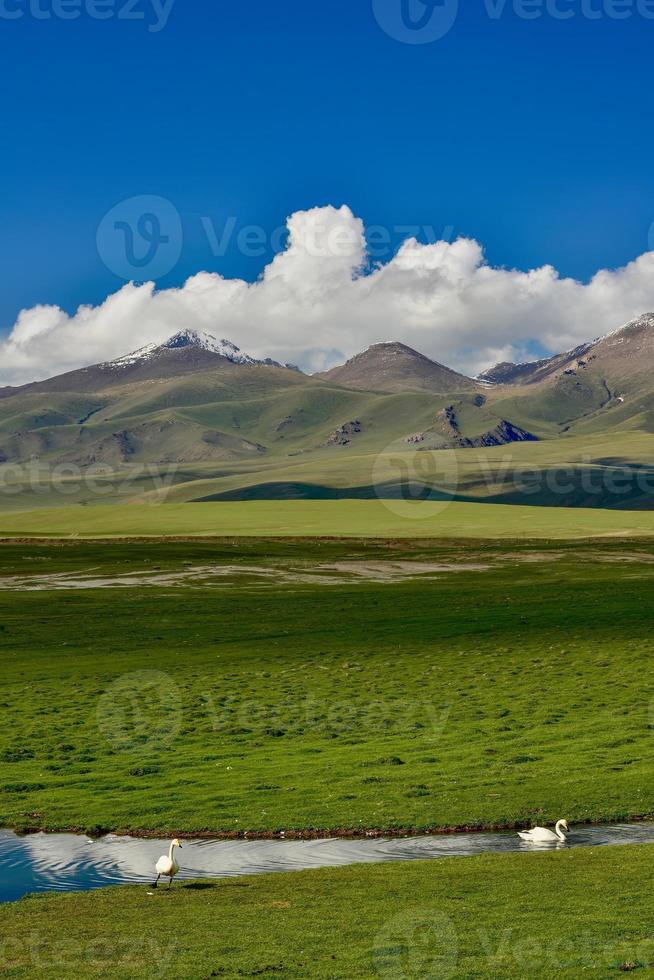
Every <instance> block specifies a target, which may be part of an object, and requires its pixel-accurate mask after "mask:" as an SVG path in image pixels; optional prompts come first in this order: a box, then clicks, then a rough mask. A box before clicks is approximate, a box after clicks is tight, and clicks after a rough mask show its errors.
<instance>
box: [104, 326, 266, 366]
mask: <svg viewBox="0 0 654 980" xmlns="http://www.w3.org/2000/svg"><path fill="white" fill-rule="evenodd" d="M186 347H193V348H195V349H196V350H206V351H210V352H211V353H212V354H219V355H220V356H221V357H225V358H226V359H227V360H228V361H231V362H232V364H271V365H274V366H276V367H282V365H281V364H279V365H278V364H277V363H276V362H273V361H270V360H267V361H258V360H256V358H254V357H250V355H249V354H244V353H243V351H241V349H240V348H239V347H237V346H236V344H233V343H232V342H231V340H224V339H223V340H218V338H217V337H214V336H213V334H210V333H206V332H205V331H204V330H180V331H179V333H176V334H173V336H172V337H169V338H168V340H166V341H164V343H163V344H146V345H145V347H139V349H138V350H135V351H132V352H131V353H130V354H124V355H123V356H122V357H117V358H116V359H115V360H113V361H108V362H107V363H106V364H104V365H103V367H117V368H120V367H129V366H130V365H133V364H143V363H145V362H146V361H152V360H154V358H156V357H159V356H160V355H161V354H163V353H164V351H167V350H183V349H184V348H186Z"/></svg>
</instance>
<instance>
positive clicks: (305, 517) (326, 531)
mask: <svg viewBox="0 0 654 980" xmlns="http://www.w3.org/2000/svg"><path fill="white" fill-rule="evenodd" d="M652 535H654V511H638V510H634V511H629V510H603V509H596V508H566V507H530V506H526V505H516V504H493V505H490V504H478V503H461V502H459V501H437V500H424V501H405V500H395V501H394V500H389V501H382V500H258V501H229V502H225V501H220V502H211V503H180V504H161V505H157V504H155V503H153V504H150V505H148V504H142V503H139V504H131V505H130V504H120V505H99V506H79V505H73V506H69V507H55V508H46V507H44V508H40V509H37V510H30V511H9V512H3V513H0V537H11V536H14V537H21V536H27V537H35V536H36V537H39V536H43V537H70V536H79V537H99V538H100V537H115V538H124V537H153V538H156V537H176V536H182V537H196V536H197V537H201V536H206V537H270V538H286V537H291V536H292V537H300V538H315V537H349V538H361V537H368V538H428V539H431V538H435V537H437V538H473V539H475V538H504V539H513V538H524V539H530V538H537V539H545V538H549V539H566V538H567V539H570V538H588V537H607V536H613V537H615V536H621V537H630V536H633V537H643V536H652ZM153 547H156V546H155V545H153Z"/></svg>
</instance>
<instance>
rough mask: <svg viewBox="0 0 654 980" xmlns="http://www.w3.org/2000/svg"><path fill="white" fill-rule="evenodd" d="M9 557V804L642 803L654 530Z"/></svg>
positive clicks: (67, 545)
mask: <svg viewBox="0 0 654 980" xmlns="http://www.w3.org/2000/svg"><path fill="white" fill-rule="evenodd" d="M163 509H164V508H159V510H163ZM488 509H489V510H490V509H492V508H488ZM154 513H158V511H154ZM0 579H1V583H0V584H1V586H2V588H0V603H1V606H2V608H1V609H0V658H1V662H2V669H3V688H2V694H1V695H0V762H1V773H2V780H1V782H0V826H9V827H14V828H18V829H25V830H27V829H37V828H47V829H49V830H54V829H63V828H78V829H83V830H88V831H92V832H95V833H97V832H99V831H101V830H118V831H121V830H123V831H132V832H146V833H152V834H164V833H165V834H169V833H173V832H175V833H180V834H183V833H187V834H193V833H198V832H207V833H212V834H225V835H234V834H243V833H245V832H248V831H249V832H256V833H269V832H281V831H285V832H289V831H293V830H294V831H297V832H303V833H311V832H316V831H341V832H365V831H366V830H398V831H399V830H418V831H421V830H436V829H439V828H446V827H467V826H480V827H491V826H498V827H509V826H513V825H516V824H529V823H530V822H531V821H533V820H538V821H539V822H543V821H552V820H555V819H558V818H559V817H561V816H566V817H567V818H568V819H569V820H571V821H572V822H573V823H574V822H580V821H593V820H615V819H624V818H626V817H629V816H646V815H651V814H653V813H654V790H653V788H652V779H651V776H652V763H651V760H652V748H653V740H654V731H653V726H654V713H653V707H652V705H653V699H654V680H653V679H652V671H651V663H652V640H651V630H652V622H653V613H652V609H653V608H654V545H652V543H651V542H647V541H643V542H639V541H636V540H634V541H632V542H626V541H624V540H613V539H607V540H602V541H596V542H565V541H559V542H552V543H550V544H535V543H533V542H521V541H490V540H486V541H476V542H475V541H464V540H460V541H457V542H456V544H453V543H452V542H451V541H448V540H440V541H426V542H421V541H406V540H405V541H401V540H396V541H393V542H387V541H375V540H368V541H364V540H348V539H342V540H323V541H307V540H301V539H291V538H289V539H286V540H277V541H275V540H258V539H255V538H252V539H241V540H238V539H234V538H229V539H226V540H224V541H220V540H213V541H204V540H190V541H169V542H165V541H159V542H157V543H154V542H148V541H141V542H139V541H136V542H126V541H116V542H111V541H102V542H100V541H81V540H80V541H58V542H57V541H53V542H51V543H47V542H41V543H38V542H32V543H29V542H16V543H11V542H5V543H4V544H3V545H2V546H1V547H0Z"/></svg>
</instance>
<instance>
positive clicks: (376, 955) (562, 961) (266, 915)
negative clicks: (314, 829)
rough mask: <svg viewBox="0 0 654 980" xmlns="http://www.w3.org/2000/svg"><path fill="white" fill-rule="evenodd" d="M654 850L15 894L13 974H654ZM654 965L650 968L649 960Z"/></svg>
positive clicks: (5, 951)
mask: <svg viewBox="0 0 654 980" xmlns="http://www.w3.org/2000/svg"><path fill="white" fill-rule="evenodd" d="M653 861H654V847H653V846H648V845H641V846H629V847H613V848H598V849H590V850H586V849H584V850H576V851H567V852H555V853H547V854H506V855H484V856H479V857H471V858H451V859H446V860H438V861H432V862H422V861H421V862H416V863H411V864H403V865H394V864H386V865H365V866H354V867H349V868H339V869H329V870H321V871H307V872H300V873H295V874H284V875H263V876H261V877H257V878H241V879H230V880H223V881H221V882H216V883H212V882H206V881H205V882H201V883H200V882H198V883H188V884H186V883H185V884H184V885H177V886H175V887H174V888H173V890H172V891H171V892H167V891H165V890H162V891H159V892H157V893H155V894H154V895H151V896H148V894H147V889H146V888H145V887H143V886H141V887H134V888H132V887H130V888H117V889H116V888H114V889H108V890H105V891H102V892H92V893H86V894H82V895H75V894H73V895H46V896H39V897H30V898H26V899H23V900H22V901H21V902H18V903H16V904H14V905H7V906H1V907H0V936H1V938H0V970H1V971H2V975H3V976H6V977H33V976H47V977H52V978H69V977H71V976H80V977H94V976H110V977H112V978H119V980H122V978H130V980H132V978H139V977H151V976H153V974H154V973H155V971H156V974H157V975H161V976H166V977H171V978H172V977H183V978H184V980H204V978H208V977H225V978H236V977H254V976H266V977H271V978H280V980H281V978H293V977H297V978H305V977H312V978H314V977H315V978H317V980H327V978H329V980H353V978H359V977H377V978H379V977H382V978H383V977H387V978H393V980H397V978H402V977H439V978H448V977H462V978H463V977H465V978H477V980H484V978H488V980H491V978H492V980H495V978H497V977H503V978H505V977H506V978H509V980H511V978H520V980H523V978H524V977H530V978H534V980H545V978H554V977H556V978H562V980H578V978H579V977H582V976H592V977H596V978H599V980H605V978H606V980H610V978H612V977H617V976H620V975H621V974H622V973H624V972H631V971H636V975H640V974H641V972H642V974H643V976H648V975H649V974H650V973H651V967H652V962H653V961H654V937H653V934H652V915H651V867H652V862H653ZM648 968H649V969H648Z"/></svg>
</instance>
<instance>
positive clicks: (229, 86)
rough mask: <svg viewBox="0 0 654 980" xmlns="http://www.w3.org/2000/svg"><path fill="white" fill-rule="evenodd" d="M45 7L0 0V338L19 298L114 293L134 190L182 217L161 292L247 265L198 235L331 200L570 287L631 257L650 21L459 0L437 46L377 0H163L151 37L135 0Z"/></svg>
mask: <svg viewBox="0 0 654 980" xmlns="http://www.w3.org/2000/svg"><path fill="white" fill-rule="evenodd" d="M30 2H31V3H32V4H33V5H34V4H38V5H40V6H38V5H37V7H36V9H37V11H38V10H41V11H42V13H41V16H40V17H36V16H35V15H34V12H33V10H34V7H33V8H32V12H31V11H30V7H29V3H30ZM52 2H53V0H2V3H0V7H2V10H3V11H4V12H5V13H6V12H7V11H10V12H13V11H16V12H18V13H20V14H21V16H18V17H16V18H15V19H6V17H2V16H0V54H1V57H0V85H1V86H2V91H3V94H4V98H3V99H2V103H1V105H0V140H1V143H2V146H1V150H2V152H0V187H1V193H2V223H1V226H0V268H2V290H1V292H0V330H3V331H6V330H7V329H8V328H9V327H10V326H11V325H12V324H13V322H14V321H15V319H16V316H17V313H18V311H19V309H20V308H22V307H30V306H33V305H34V304H37V303H54V304H58V305H60V306H61V307H62V308H63V309H65V310H67V311H68V312H72V311H74V309H75V308H76V307H77V305H78V304H79V303H98V302H99V301H101V300H102V299H103V298H104V297H105V296H106V295H107V294H108V293H110V292H113V291H115V290H116V289H118V288H120V286H121V285H122V284H123V282H124V280H122V279H121V278H119V277H118V276H116V275H115V274H114V273H113V272H111V271H110V270H109V269H108V268H107V267H106V266H105V264H104V263H103V261H102V260H101V259H100V257H99V255H98V251H97V248H96V233H97V229H98V225H99V224H100V222H101V220H102V218H103V216H104V215H105V214H106V213H107V212H108V211H109V210H110V209H111V208H112V207H113V206H114V205H116V204H117V202H120V201H121V200H123V199H126V198H130V197H132V196H135V195H145V194H147V195H159V196H162V197H164V198H166V199H168V200H169V201H171V202H172V203H173V205H174V207H175V208H176V209H177V210H178V212H179V214H180V216H181V221H182V225H183V233H184V234H183V247H182V249H181V255H180V257H179V261H178V262H177V264H176V265H175V267H174V269H173V270H172V271H168V272H166V274H165V275H164V276H163V277H162V278H161V279H160V280H159V281H158V283H157V285H158V286H160V287H168V286H173V285H176V284H181V283H182V282H183V281H184V280H185V279H186V278H187V276H189V275H191V274H193V273H195V272H197V271H198V270H201V269H203V270H209V271H218V272H220V273H222V274H223V275H226V276H230V277H232V276H240V277H244V278H246V279H248V280H253V279H255V278H256V277H257V275H258V274H259V273H260V272H261V269H262V268H263V266H264V264H265V262H266V261H268V260H269V259H270V250H269V249H268V251H267V253H266V255H265V256H256V257H255V256H248V255H244V254H242V251H241V250H239V248H238V247H237V246H236V244H235V241H234V240H233V239H232V241H231V244H230V247H229V248H228V249H227V251H226V254H224V255H214V254H212V248H211V245H210V241H209V239H208V237H207V233H206V229H207V227H211V228H213V230H214V232H215V233H216V234H217V235H218V236H220V234H221V233H222V231H223V229H224V227H225V222H226V221H227V219H229V218H230V217H232V218H233V219H234V221H235V223H236V228H237V229H238V228H241V227H243V226H247V225H258V226H261V227H262V228H263V229H264V230H265V232H266V235H270V234H272V232H273V230H274V229H275V228H278V227H279V226H280V225H283V223H284V220H285V218H286V217H287V215H289V214H291V213H292V212H295V211H298V210H302V209H305V208H312V207H314V206H317V205H325V204H334V205H336V206H338V205H341V204H343V203H346V204H348V205H349V206H350V207H351V208H352V210H353V212H354V213H355V214H356V215H358V216H360V217H361V218H362V219H363V220H364V222H365V223H366V225H382V226H385V227H388V228H391V229H395V228H397V226H416V227H419V226H424V227H426V228H427V229H429V228H432V229H433V230H434V232H435V233H436V236H437V237H440V235H441V234H442V233H446V234H447V235H448V236H450V237H456V236H459V235H464V236H470V237H473V238H475V239H477V240H478V241H479V242H480V243H482V245H483V246H484V248H485V252H486V257H487V259H488V261H489V262H491V263H492V264H493V265H497V266H509V267H518V268H521V269H528V268H532V267H535V266H540V265H542V264H544V263H552V264H554V265H555V266H556V267H557V268H558V269H559V270H560V272H561V273H562V274H563V275H566V276H573V277H575V278H580V279H585V278H587V277H589V276H590V275H592V273H594V272H595V271H596V270H597V269H598V268H602V267H616V266H620V265H623V264H624V263H626V262H628V261H629V260H631V259H633V258H635V257H636V256H638V255H640V254H641V253H643V252H645V251H647V250H648V247H649V246H648V233H649V229H650V225H651V223H652V222H653V221H654V167H653V166H652V159H653V158H654V127H653V126H652V103H653V101H654V86H653V85H652V82H651V64H652V56H651V52H652V42H653V41H654V20H649V19H645V18H644V17H643V16H641V15H640V14H639V13H638V12H637V11H636V10H632V11H631V16H629V17H628V18H626V19H623V20H617V19H615V18H614V17H610V16H608V15H607V14H604V15H602V16H600V17H598V18H597V19H589V18H588V17H587V16H584V14H583V12H582V10H581V0H580V2H574V0H559V3H560V5H561V8H569V9H570V10H572V11H573V12H574V16H573V17H571V18H570V19H568V20H565V21H564V20H560V19H556V18H555V17H553V16H552V15H551V14H549V13H547V12H546V11H543V14H542V16H541V17H539V18H538V19H533V20H526V19H524V18H523V17H520V16H517V15H516V12H515V11H514V10H513V7H512V4H511V3H507V4H506V7H505V8H504V10H503V13H502V14H501V16H499V17H496V18H495V19H493V18H491V17H489V14H488V9H487V5H485V4H484V2H483V0H465V3H462V4H461V9H460V10H459V13H458V17H457V18H456V21H455V23H454V25H453V26H452V28H451V30H450V31H449V33H447V34H446V36H444V37H443V38H442V39H440V40H437V41H435V42H433V43H425V44H406V43H402V42H401V41H398V40H396V39H394V38H393V37H390V36H389V35H388V34H387V33H385V31H384V30H383V29H382V27H380V25H379V23H378V21H377V20H376V18H375V16H374V14H373V9H372V3H371V0H347V2H346V0H277V2H271V0H213V2H208V0H205V2H202V3H201V2H199V0H177V2H176V3H175V4H174V6H173V7H172V10H171V12H170V16H169V19H168V21H167V23H166V25H165V26H164V27H163V29H161V30H149V29H148V23H149V24H150V26H153V24H154V22H156V16H155V15H154V13H153V8H152V6H151V0H137V3H136V6H135V7H134V8H133V9H134V11H135V12H136V13H139V12H143V13H144V15H145V19H144V20H125V19H122V18H120V17H117V16H112V17H110V18H109V19H106V20H97V19H95V18H94V17H92V16H90V15H89V14H88V12H87V10H86V8H85V3H86V2H89V0H80V3H81V5H82V10H81V13H80V16H79V17H78V18H77V19H71V20H62V19H61V18H60V17H57V16H54V15H53V16H48V15H47V14H48V11H50V12H51V11H52ZM55 2H56V0H55ZM68 2H70V0H68ZM72 2H73V3H74V2H75V0H72ZM106 2H107V3H108V5H109V6H108V8H107V9H108V10H112V11H113V13H114V14H116V13H117V12H118V11H119V10H120V9H121V7H122V6H123V5H124V3H125V0H115V2H114V0H106ZM379 2H381V3H382V4H383V3H384V2H385V0H379ZM393 2H394V0H387V3H389V4H392V3H393ZM412 2H413V3H414V4H419V5H420V6H422V5H421V3H420V0H412ZM585 2H586V9H588V5H589V4H590V6H591V7H592V8H593V9H597V10H602V8H603V2H605V3H607V2H608V0H585ZM626 2H627V3H628V0H626ZM112 3H113V7H112V6H111V5H112ZM397 3H398V4H399V3H400V0H397ZM71 9H72V8H71ZM605 9H606V8H605ZM416 10H417V8H416ZM43 11H46V13H45V14H43ZM391 13H392V11H391ZM652 13H653V14H654V10H652ZM154 26H156V24H154ZM426 234H427V237H429V234H430V233H429V230H428V231H427V233H426ZM400 235H401V232H399V231H398V232H395V231H394V232H393V237H394V239H395V238H396V237H399V236H400ZM424 237H425V235H424V233H423V238H424Z"/></svg>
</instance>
